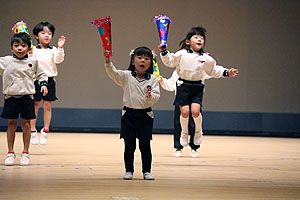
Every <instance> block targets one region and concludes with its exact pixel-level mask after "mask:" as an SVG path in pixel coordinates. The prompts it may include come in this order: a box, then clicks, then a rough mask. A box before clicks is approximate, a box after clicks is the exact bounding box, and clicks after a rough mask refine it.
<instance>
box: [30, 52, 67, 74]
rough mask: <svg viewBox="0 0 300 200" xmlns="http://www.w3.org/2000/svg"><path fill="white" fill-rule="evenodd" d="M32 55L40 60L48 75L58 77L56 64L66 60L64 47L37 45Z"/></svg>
mask: <svg viewBox="0 0 300 200" xmlns="http://www.w3.org/2000/svg"><path fill="white" fill-rule="evenodd" d="M32 56H33V57H34V58H35V59H37V60H38V62H39V64H40V65H41V66H43V69H44V71H45V73H46V74H47V76H48V77H56V76H57V67H56V64H59V63H61V62H63V61H64V58H65V53H64V49H62V48H56V47H49V48H47V49H42V48H39V47H38V46H37V47H35V48H34V49H33V53H32Z"/></svg>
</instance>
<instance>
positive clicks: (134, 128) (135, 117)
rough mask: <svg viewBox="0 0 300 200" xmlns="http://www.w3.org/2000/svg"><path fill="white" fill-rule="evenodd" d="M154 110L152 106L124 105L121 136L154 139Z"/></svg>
mask: <svg viewBox="0 0 300 200" xmlns="http://www.w3.org/2000/svg"><path fill="white" fill-rule="evenodd" d="M152 128H153V112H152V109H151V108H147V109H132V108H127V107H124V108H123V111H122V118H121V138H125V139H127V138H139V139H152Z"/></svg>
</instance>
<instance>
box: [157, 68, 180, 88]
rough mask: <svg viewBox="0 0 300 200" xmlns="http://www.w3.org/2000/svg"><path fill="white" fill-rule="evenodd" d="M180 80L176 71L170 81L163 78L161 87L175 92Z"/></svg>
mask: <svg viewBox="0 0 300 200" xmlns="http://www.w3.org/2000/svg"><path fill="white" fill-rule="evenodd" d="M178 78H179V76H178V74H177V72H176V70H174V72H173V74H172V76H171V77H170V78H168V79H166V78H162V81H160V85H161V87H162V88H163V89H165V90H168V91H170V92H173V91H175V89H176V81H177V80H178Z"/></svg>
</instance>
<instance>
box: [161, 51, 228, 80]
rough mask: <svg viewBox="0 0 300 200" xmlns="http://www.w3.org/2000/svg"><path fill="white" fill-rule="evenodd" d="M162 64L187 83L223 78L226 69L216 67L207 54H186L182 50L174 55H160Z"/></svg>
mask: <svg viewBox="0 0 300 200" xmlns="http://www.w3.org/2000/svg"><path fill="white" fill-rule="evenodd" d="M160 57H161V59H162V62H163V63H164V64H165V65H166V66H167V67H173V68H174V67H175V68H176V71H177V73H178V75H179V77H180V78H182V79H184V80H189V81H199V80H202V81H204V80H205V79H209V78H220V77H223V72H224V70H226V68H224V67H222V66H220V65H216V61H215V60H214V59H213V58H212V57H211V56H209V55H208V54H205V53H204V54H203V55H199V53H197V52H193V53H188V52H187V50H185V49H182V50H179V51H177V52H176V53H170V52H168V54H167V55H165V56H162V54H160Z"/></svg>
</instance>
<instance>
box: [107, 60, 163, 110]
mask: <svg viewBox="0 0 300 200" xmlns="http://www.w3.org/2000/svg"><path fill="white" fill-rule="evenodd" d="M105 69H106V72H107V74H108V76H109V77H110V78H111V79H112V80H113V81H114V82H115V83H116V84H118V85H119V86H121V87H122V88H123V91H124V92H123V105H124V106H126V107H128V108H133V109H145V108H149V107H152V105H153V104H154V103H156V102H157V101H158V99H159V97H160V90H159V84H158V80H157V77H156V76H154V75H153V74H151V76H150V79H143V80H138V79H137V78H136V77H134V76H133V75H132V74H131V71H130V70H118V69H116V67H115V66H114V65H113V64H112V62H110V63H105ZM147 86H151V99H150V100H146V93H147Z"/></svg>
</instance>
